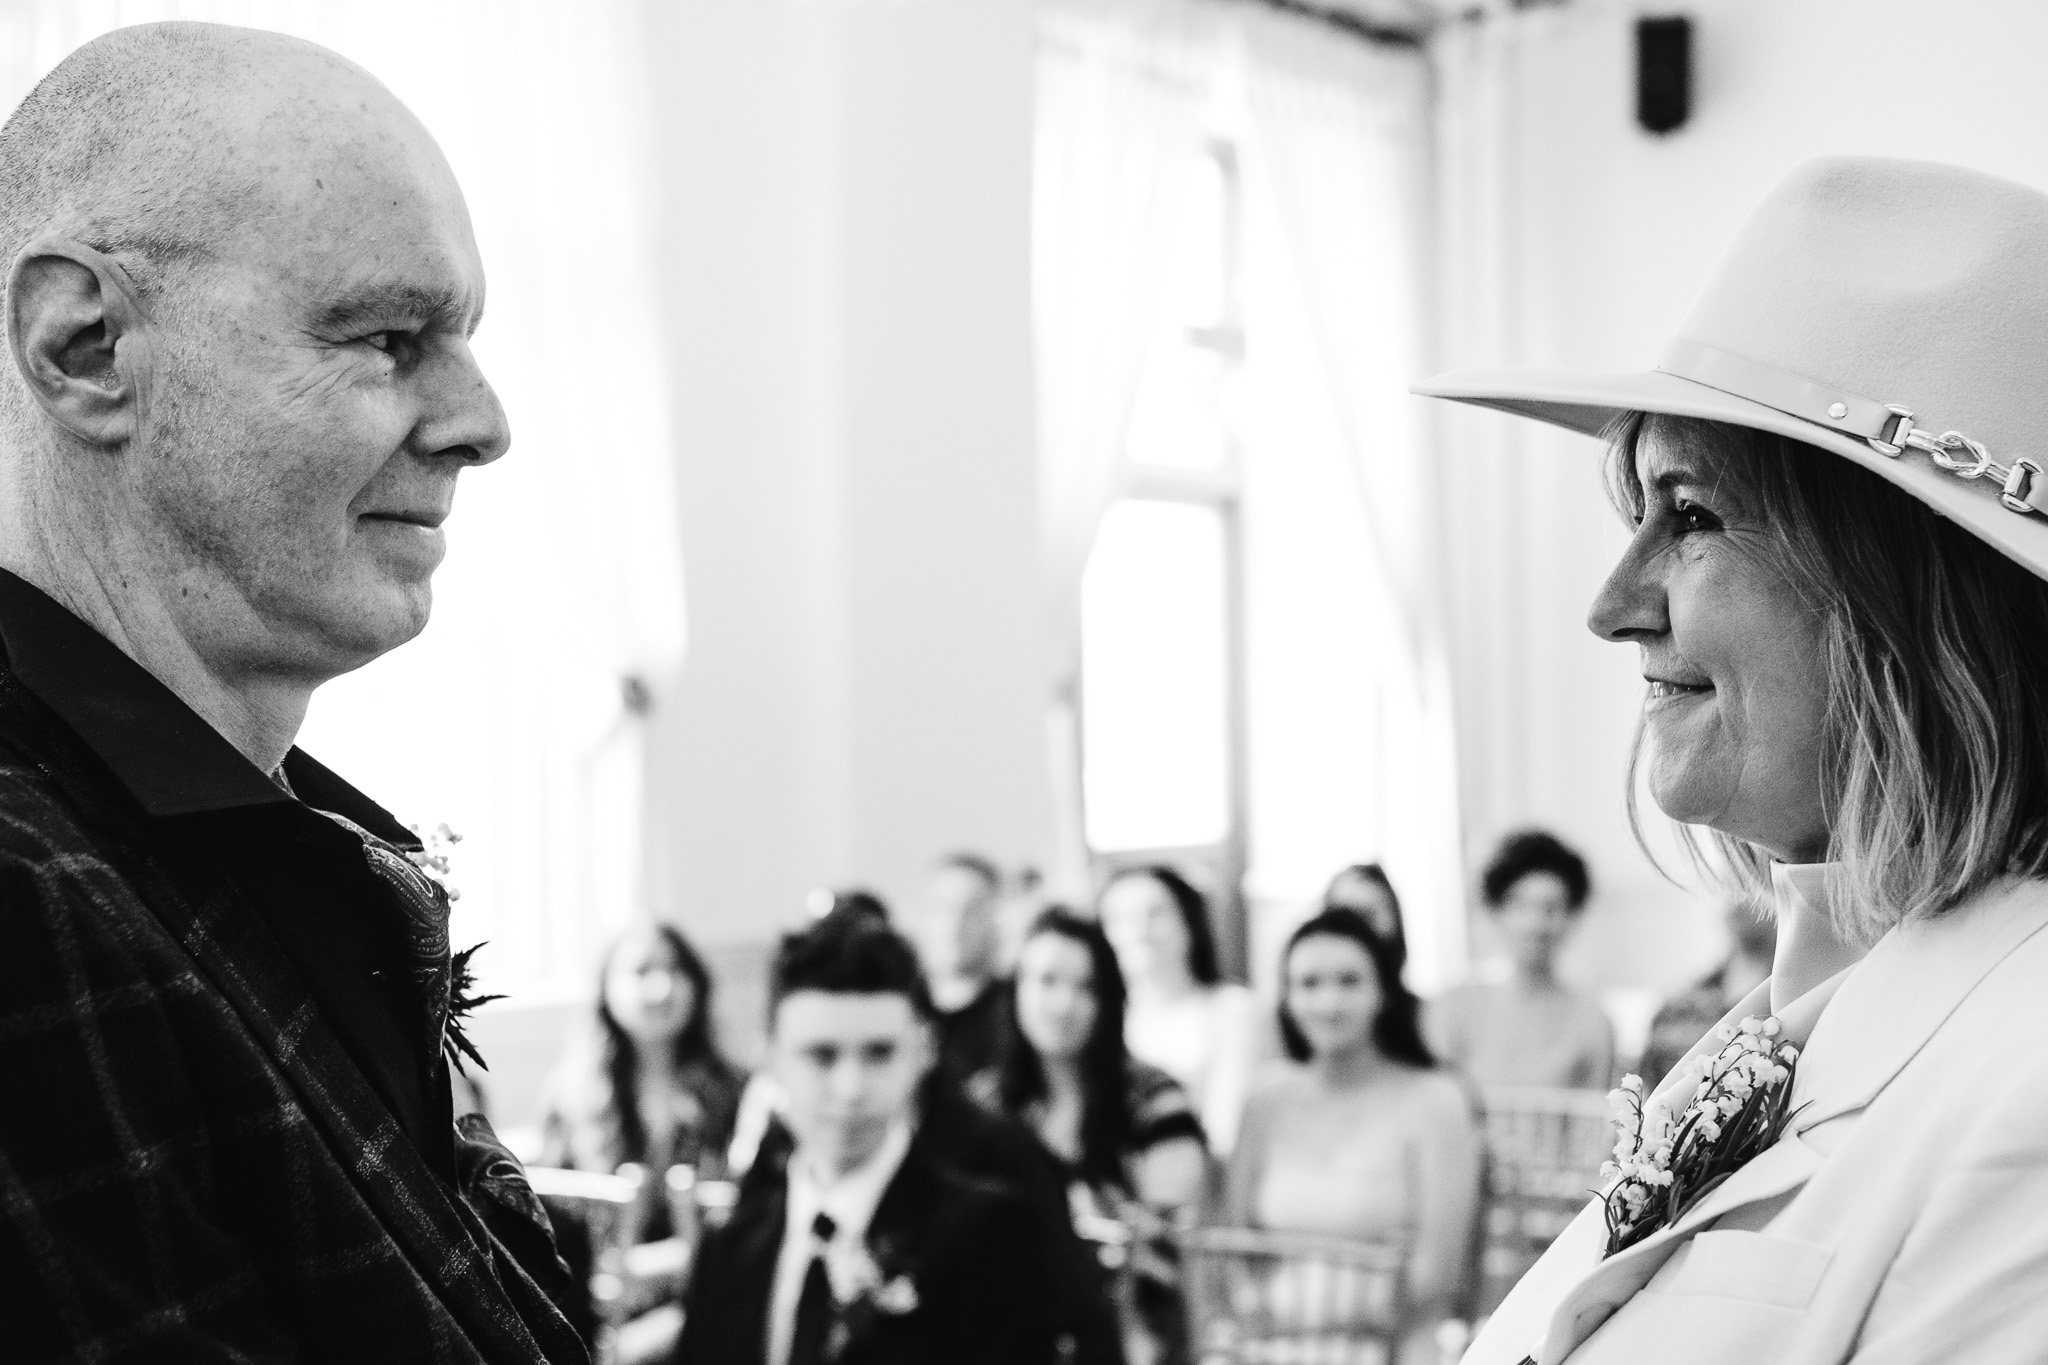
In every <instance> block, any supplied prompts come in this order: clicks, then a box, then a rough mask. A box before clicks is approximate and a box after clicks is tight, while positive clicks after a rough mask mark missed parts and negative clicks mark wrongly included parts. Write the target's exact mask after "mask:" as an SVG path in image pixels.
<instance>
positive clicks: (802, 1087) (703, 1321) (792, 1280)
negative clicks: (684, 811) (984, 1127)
mask: <svg viewBox="0 0 2048 1365" xmlns="http://www.w3.org/2000/svg"><path fill="white" fill-rule="evenodd" d="M769 999H770V1005H769V1009H770V1015H769V1020H770V1022H769V1059H770V1060H769V1070H770V1071H771V1072H772V1074H773V1075H774V1076H775V1078H776V1080H777V1082H778V1083H779V1085H780V1087H781V1090H782V1092H783V1095H784V1102H783V1111H782V1119H783V1122H784V1124H785V1125H786V1127H787V1129H788V1131H789V1132H790V1134H791V1136H792V1138H793V1146H792V1149H791V1150H790V1152H789V1154H788V1157H787V1159H786V1160H785V1161H784V1162H782V1163H781V1168H780V1170H779V1171H778V1172H777V1173H776V1174H775V1176H774V1177H773V1178H772V1179H759V1180H755V1181H750V1182H749V1185H748V1187H747V1189H746V1192H745V1193H743V1194H742V1196H741V1198H740V1202H739V1205H738V1207H737V1208H735V1209H734V1211H733V1215H732V1218H731V1219H730V1221H728V1222H727V1223H726V1224H725V1225H724V1226H723V1227H721V1228H718V1229H716V1230H714V1231H711V1232H710V1233H708V1234H707V1235H706V1236H705V1238H704V1241H703V1244H702V1246H701V1248H700V1249H699V1251H698V1254H697V1260H696V1266H695V1269H694V1271H693V1273H692V1275H691V1282H690V1287H689V1291H688V1297H687V1306H686V1309H685V1313H684V1321H683V1334H682V1340H681V1342H680V1343H679V1345H678V1347H677V1353H676V1359H677V1360H678V1362H680V1365H725V1363H726V1362H733V1363H734V1365H739V1363H740V1362H744V1363H745V1365H757V1362H762V1361H764V1359H765V1362H766V1365H823V1362H825V1361H826V1360H828V1359H829V1360H832V1361H835V1362H840V1365H866V1363H867V1362H904V1363H905V1365H925V1363H926V1362H929V1363H930V1365H950V1363H951V1362H955V1361H979V1362H990V1365H1009V1363H1011V1362H1015V1363H1016V1365H1025V1363H1026V1362H1030V1363H1031V1365H1038V1363H1039V1362H1050V1361H1052V1360H1053V1359H1054V1358H1055V1356H1056V1354H1057V1352H1056V1349H1055V1341H1054V1335H1055V1328H1054V1324H1053V1320H1052V1316H1051V1312H1050V1309H1049V1304H1050V1303H1051V1301H1052V1299H1053V1297H1054V1295H1053V1286H1052V1285H1051V1284H1050V1283H1049V1282H1048V1278H1047V1275H1046V1267H1047V1266H1048V1265H1050V1264H1051V1257H1050V1254H1049V1253H1048V1252H1047V1250H1046V1249H1045V1248H1044V1247H1043V1246H1041V1245H1040V1241H1041V1235H1042V1234H1041V1232H1040V1230H1039V1227H1038V1226H1037V1224H1036V1223H1035V1222H1034V1220H1033V1218H1032V1215H1031V1213H1030V1211H1029V1209H1028V1208H1027V1207H1026V1206H1025V1204H1024V1202H1023V1201H1022V1199H1020V1198H1019V1197H1018V1196H1017V1195H1015V1194H1012V1193H1010V1192H1008V1191H1006V1190H1004V1189H1002V1188H1001V1187H999V1186H995V1185H992V1184H989V1183H986V1182H981V1181H976V1180H973V1179H971V1178H969V1177H965V1176H962V1175H959V1174H957V1173H955V1172H954V1171H953V1170H952V1169H951V1168H950V1167H948V1166H947V1165H945V1164H944V1163H943V1162H941V1161H940V1160H939V1159H938V1158H936V1157H935V1156H934V1155H933V1153H932V1152H931V1150H930V1146H929V1143H928V1142H927V1141H926V1140H925V1137H924V1135H923V1134H922V1133H921V1131H920V1128H921V1125H920V1124H919V1122H918V1106H917V1102H916V1099H917V1093H918V1089H919V1086H920V1084H921V1083H922V1082H923V1080H924V1078H925V1076H926V1073H927V1072H928V1071H929V1070H930V1069H931V1065H932V1062H933V1058H934V1039H933V1010H932V1004H931V997H930V995H929V994H928V993H927V991H926V989H925V984H924V977H923V974H922V973H921V972H920V970H919V967H918V961H917V954H916V952H915V951H914V950H913V949H912V948H911V946H910V944H909V943H908V942H906V941H905V940H904V939H903V938H902V937H900V936H899V935H897V934H896V933H894V932H893V931H891V930H889V929H887V928H886V927H884V926H881V925H877V924H874V923H873V922H871V921H865V920H863V919H861V918H860V917H858V916H852V915H834V916H829V917H827V918H826V919H824V920H821V921H819V922H818V923H817V924H814V925H812V926H811V927H810V928H809V929H807V930H805V931H804V932H802V933H799V934H793V935H791V936H789V937H788V938H786V939H785V940H784V941H783V944H782V946H781V948H780V950H779V951H778V952H777V954H776V959H775V963H774V966H773V969H772V972H771V976H770V983H769ZM764 1343H765V1345H766V1349H765V1352H764V1350H763V1345H764Z"/></svg>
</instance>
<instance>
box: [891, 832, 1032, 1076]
mask: <svg viewBox="0 0 2048 1365" xmlns="http://www.w3.org/2000/svg"><path fill="white" fill-rule="evenodd" d="M1001 896H1002V874H1001V873H1000V872H998V871H997V870H996V866H995V864H994V863H992V862H990V861H989V860H988V859H986V858H983V857H981V856H980V855H979V854H974V853H953V854H949V855H947V856H946V857H945V858H943V859H941V860H940V861H939V863H938V864H937V865H936V866H935V867H933V868H932V870H931V874H930V875H929V876H927V877H926V878H925V883H924V894H923V895H922V897H920V899H919V900H918V902H917V909H916V913H915V915H914V917H913V920H912V923H911V925H910V929H911V934H912V938H913V940H914V941H915V942H916V944H917V951H918V955H919V956H920V957H922V958H923V959H924V970H925V977H926V980H927V981H929V982H930V984H931V992H932V1001H933V1003H934V1004H936V1005H937V1006H938V1011H939V1015H938V1021H939V1065H940V1066H942V1067H943V1068H945V1070H946V1072H947V1073H948V1074H949V1075H951V1076H953V1077H954V1078H955V1079H956V1080H960V1081H965V1080H966V1079H967V1078H968V1077H970V1076H972V1075H974V1074H975V1073H976V1072H977V1071H980V1070H981V1069H982V1068H983V1067H986V1066H988V1065H990V1064H991V1063H993V1062H994V1061H995V1059H996V1050H997V1049H998V1048H999V1047H1001V1046H1002V1039H1003V1032H1004V1029H1005V1027H1006V1025H1005V1023H1004V1018H1003V1016H1004V1013H1005V1011H1006V1010H1007V1008H1008V1004H1007V998H1006V997H1007V995H1008V991H1007V989H1006V984H1007V983H1005V982H1004V981H1002V980H1001V979H1000V977H1001V968H1000V964H999V962H998V960H997V949H998V947H999V943H998V939H997V932H996V907H997V904H998V902H999V901H1000V899H1001Z"/></svg>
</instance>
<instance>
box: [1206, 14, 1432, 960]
mask: <svg viewBox="0 0 2048 1365" xmlns="http://www.w3.org/2000/svg"><path fill="white" fill-rule="evenodd" d="M1238 36H1239V38H1240V41H1241V43H1242V51H1241V61H1240V62H1239V63H1238V64H1237V69H1238V71H1239V72H1240V73H1241V80H1242V87H1243V96H1244V112H1245V116H1246V121H1247V135H1248V141H1249V148H1248V154H1247V157H1246V164H1247V166H1248V168H1249V169H1250V172H1251V174H1252V177H1253V192H1254V193H1255V194H1257V195H1260V196H1261V197H1262V198H1263V199H1264V201H1265V204H1266V206H1268V207H1270V209H1271V210H1272V211H1273V213H1274V214H1275V216H1276V217H1277V219H1278V221H1279V223H1280V227H1281V235H1282V239H1283V250H1284V254H1285V255H1286V257H1287V263H1288V265H1289V266H1290V267H1291V273H1292V274H1293V276H1294V279H1295V285H1296V291H1297V294H1298V297H1299V298H1300V299H1301V300H1302V301H1303V304H1304V305H1305V307H1304V312H1305V314H1306V317H1307V326H1308V329H1309V332H1310V337H1309V343H1310V349H1311V351H1312V353H1313V355H1314V357H1315V361H1316V364H1317V368H1318V370H1319V371H1320V378H1321V380H1322V383H1323V386H1324V388H1325V391H1326V394H1327V400H1328V404H1329V408H1330V411H1331V413H1332V414H1333V416H1334V418H1335V426H1336V430H1337V431H1338V433H1339V434H1340V439H1341V441H1342V444H1343V446H1344V450H1345V454H1346V455H1347V456H1348V460H1349V464H1350V467H1351V470H1352V473H1353V475H1354V477H1355V481H1356V485H1357V491H1358V495H1359V497H1360V499H1361V501H1362V504H1363V507H1364V511H1365V524H1366V527H1367V534H1368V538H1369V541H1370V545H1369V549H1370V553H1371V555H1372V559H1373V562H1374V564H1375V566H1376V568H1377V572H1376V573H1374V574H1372V575H1371V581H1370V583H1369V585H1368V586H1369V589H1370V590H1371V591H1372V592H1375V593H1377V594H1380V595H1382V598H1383V600H1382V602H1381V607H1382V610H1381V612H1380V613H1378V614H1379V615H1381V616H1382V617H1383V618H1384V619H1386V620H1388V621H1390V622H1393V623H1395V628H1394V629H1393V630H1391V631H1390V632H1388V638H1386V639H1385V640H1384V641H1383V644H1384V645H1385V646H1386V647H1385V648H1383V649H1382V650H1381V651H1380V652H1379V655H1378V657H1377V658H1376V660H1375V665H1376V666H1375V668H1374V675H1375V676H1374V678H1373V683H1374V686H1375V688H1376V692H1377V700H1378V704H1379V707H1380V710H1381V721H1380V724H1379V726H1378V730H1379V735H1380V752H1379V755H1378V762H1377V763H1376V765H1375V771H1374V772H1372V773H1371V774H1370V777H1369V780H1370V781H1372V782H1373V783H1374V784H1375V785H1376V786H1377V787H1378V799H1377V800H1376V801H1375V802H1374V803H1373V804H1374V806H1375V807H1376V808H1377V810H1378V812H1379V816H1380V824H1381V828H1380V830H1379V832H1378V841H1377V842H1378V845H1379V849H1380V856H1381V859H1382V861H1383V862H1384V863H1385V864H1386V865H1387V868H1388V871H1389V873H1390V874H1391V876H1392V877H1393V879H1394V881H1395V884H1396V885H1397V886H1399V887H1400V888H1401V893H1402V896H1403V899H1404V901H1405V902H1406V903H1407V905H1408V907H1409V920H1410V924H1411V928H1410V934H1411V961H1412V963H1413V975H1414V979H1415V983H1416V984H1417V985H1418V986H1419V987H1422V988H1424V989H1429V988H1434V987H1435V986H1437V985H1439V984H1441V983H1443V982H1444V981H1446V980H1452V979H1456V977H1457V976H1458V975H1460V974H1462V972H1463V970H1464V964H1465V959H1466V944H1465V936H1464V926H1465V914H1464V905H1465V897H1464V875H1463V869H1462V857H1461V849H1460V838H1459V818H1458V817H1459V809H1458V780H1457V778H1458V772H1457V748H1456V738H1455V724H1454V716H1453V711H1452V696H1451V686H1450V669H1449V666H1448V661H1447V655H1446V642H1445V631H1444V622H1443V610H1442V601H1441V597H1440V595H1439V591H1438V583H1439V579H1440V573H1439V567H1438V566H1439V564H1440V557H1441V534H1440V519H1439V515H1438V510H1439V509H1438V506H1437V489H1438V487H1439V484H1440V479H1439V468H1440V466H1439V463H1438V457H1437V456H1436V455H1435V453H1434V452H1433V451H1432V450H1431V449H1430V447H1429V444H1428V440H1427V436H1428V428H1427V424H1426V419H1425V418H1424V415H1423V413H1422V410H1421V407H1420V401H1419V400H1417V399H1415V398H1413V397H1411V396H1410V395H1409V394H1408V392H1407V387H1408V385H1409V384H1410V383H1411V382H1413V380H1414V379H1416V378H1417V377H1419V376H1420V375H1421V374H1422V373H1424V371H1425V369H1426V356H1427V349H1426V333H1425V325H1426V319H1427V316H1428V309H1427V297H1428V273H1427V272H1428V266H1429V261H1428V257H1427V253H1426V252H1425V250H1424V247H1423V229H1424V225H1425V223H1426V221H1427V211H1428V206H1429V189H1430V186H1429V179H1428V173H1427V172H1428V150H1429V98H1430V90H1429V77H1428V70H1427V67H1426V65H1425V63H1424V62H1423V60H1422V58H1421V56H1420V55H1419V54H1418V53H1416V52H1413V51H1408V50H1403V49H1398V48H1387V47H1382V46H1376V45H1373V44H1369V43H1365V42H1360V41H1355V40H1351V39H1346V38H1337V37H1333V36H1332V35H1331V34H1329V33H1328V32H1327V30H1325V29H1323V28H1321V27H1319V26H1316V25H1312V24H1306V23H1302V22H1300V21H1298V20H1295V19H1291V18H1288V17H1284V16H1271V15H1263V14H1258V13H1245V14H1243V15H1242V16H1241V17H1240V27H1239V28H1238ZM1254 345H1256V339H1254ZM1253 458H1257V456H1256V453H1255V454H1254V457H1253Z"/></svg>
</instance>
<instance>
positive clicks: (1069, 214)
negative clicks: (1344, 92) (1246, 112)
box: [1031, 0, 1200, 896]
mask: <svg viewBox="0 0 2048 1365" xmlns="http://www.w3.org/2000/svg"><path fill="white" fill-rule="evenodd" d="M1177 9H1178V7H1176V6H1172V5H1162V4H1156V3H1129V4H1113V3H1102V2H1101V0H1097V2H1096V3H1060V4H1055V3H1049V4H1047V5H1045V6H1044V7H1043V8H1042V9H1041V11H1040V14H1039V20H1038V23H1039V50H1038V62H1037V76H1036V101H1037V104H1036V114H1035V120H1036V134H1035V142H1034V148H1033V161H1034V164H1033V170H1032V206H1031V220H1032V221H1031V233H1032V236H1031V253H1032V322H1033V327H1034V333H1035V348H1036V349H1035V361H1036V365H1037V376H1036V377H1037V392H1038V445H1039V515H1040V540H1041V546H1042V558H1043V564H1044V566H1045V592H1046V605H1045V624H1044V628H1045V631H1046V640H1047V655H1048V660H1049V682H1050V684H1051V686H1052V689H1053V705H1052V709H1051V713H1050V721H1049V726H1048V748H1049V754H1050V760H1051V763H1052V769H1053V772H1052V788H1053V791H1054V793H1055V794H1056V800H1057V802H1058V806H1059V808H1058V811H1057V815H1058V821H1059V827H1060V829H1059V835H1060V844H1061V847H1060V850H1059V866H1058V867H1057V869H1056V870H1055V876H1054V881H1055V890H1056V891H1057V893H1058V894H1061V895H1064V896H1074V895H1079V894H1084V893H1085V890H1086V879H1087V853H1086V847H1085V843H1084V841H1083V838H1082V833H1081V812H1080V809H1079V804H1078V796H1079V792H1080V788H1081V784H1080V774H1079V771H1078V766H1077V765H1078V758H1079V736H1078V733H1077V729H1078V727H1077V724H1076V714H1075V709H1074V700H1075V692H1074V688H1075V684H1076V681H1077V677H1076V675H1077V670H1078V667H1079V662H1080V603H1081V574H1082V571H1083V570H1084V569H1085V568H1086V567H1087V564H1088V552H1089V550H1090V549H1091V548H1092V547H1093V546H1094V544H1095V533H1096V530H1097V528H1098V527H1099V526H1100V525H1101V522H1102V515H1103V513H1104V512H1105V511H1106V510H1107V509H1108V507H1109V505H1110V504H1111V503H1112V502H1114V501H1115V500H1116V498H1117V496H1118V494H1119V493H1120V492H1121V491H1122V490H1123V488H1124V486H1125V485H1124V470H1125V465H1124V459H1123V448H1124V435H1125V432H1126V430H1127V429H1128V428H1129V426H1130V420H1131V409H1132V406H1133V404H1134V403H1135V401H1136V398H1137V393H1138V383H1139V379H1140V376H1141V374H1142V371H1143V366H1144V361H1145V356H1146V352H1147V349H1148V348H1149V346H1150V344H1151V341H1152V337H1153V332H1154V329H1155V327H1156V325H1157V311H1158V310H1157V302H1156V301H1157V296H1158V285H1159V278H1158V272H1157V270H1156V268H1155V266H1156V262H1157V259H1158V256H1159V242H1160V240H1161V239H1162V237H1163V235H1164V224H1165V217H1164V215H1165V211H1166V208H1167V204H1168V192H1169V185H1168V177H1169V175H1170V173H1171V170H1172V167H1173V164H1174V158H1175V155H1176V154H1177V153H1179V152H1181V151H1183V150H1184V149H1185V148H1186V147H1187V146H1188V145H1189V140H1190V138H1191V137H1192V136H1193V135H1194V134H1193V129H1194V128H1195V127H1197V119H1198V116H1199V91H1200V87H1199V84H1198V81H1197V78H1196V75H1195V72H1194V69H1193V67H1192V54H1191V53H1190V51H1189V50H1188V48H1187V45H1186V41H1185V39H1184V37H1183V36H1182V34H1183V32H1184V29H1185V26H1186V19H1185V17H1182V16H1180V15H1179V14H1178V13H1177Z"/></svg>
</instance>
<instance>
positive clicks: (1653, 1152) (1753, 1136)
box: [1600, 1015, 1799, 1256]
mask: <svg viewBox="0 0 2048 1365" xmlns="http://www.w3.org/2000/svg"><path fill="white" fill-rule="evenodd" d="M1778 1034H1779V1026H1778V1021H1777V1020H1776V1019H1774V1018H1769V1017H1765V1018H1757V1017H1756V1016H1754V1015H1752V1016H1751V1017H1750V1018H1747V1019H1745V1020H1743V1021H1742V1023H1741V1024H1740V1025H1739V1026H1735V1025H1729V1024H1719V1025H1716V1026H1715V1029H1714V1032H1713V1034H1712V1035H1711V1036H1712V1037H1713V1039H1714V1040H1715V1041H1716V1042H1718V1043H1720V1044H1721V1048H1720V1050H1719V1051H1718V1052H1700V1053H1697V1054H1695V1055H1694V1056H1693V1057H1692V1058H1691V1059H1690V1060H1688V1061H1687V1062H1686V1063H1685V1066H1686V1068H1687V1069H1688V1071H1689V1073H1690V1075H1691V1077H1692V1078H1693V1080H1694V1082H1695V1084H1694V1085H1693V1088H1692V1092H1691V1097H1690V1099H1689V1100H1688V1102H1687V1103H1686V1106H1685V1108H1684V1109H1683V1110H1681V1111H1680V1112H1679V1113H1678V1114H1677V1115H1675V1116H1674V1115H1673V1114H1671V1112H1670V1111H1669V1110H1667V1109H1666V1108H1665V1107H1664V1106H1663V1105H1661V1104H1658V1103H1656V1102H1655V1101H1645V1100H1644V1098H1643V1080H1642V1077H1640V1076H1624V1077H1623V1078H1622V1082H1621V1088H1620V1089H1618V1090H1613V1091H1609V1092H1608V1096H1607V1099H1608V1103H1609V1104H1610V1105H1611V1106H1612V1117H1613V1119H1614V1127H1615V1131H1616V1133H1617V1135H1618V1139H1617V1141H1616V1142H1615V1144H1614V1159H1613V1160H1612V1161H1609V1162H1607V1163H1606V1164H1605V1165H1603V1166H1602V1167H1601V1168H1600V1174H1601V1177H1602V1178H1603V1179H1605V1180H1608V1181H1610V1182H1612V1183H1611V1184H1610V1185H1609V1188H1608V1191H1607V1194H1606V1204H1607V1251H1606V1253H1605V1254H1606V1255H1609V1256H1612V1255H1613V1254H1614V1253H1615V1252H1617V1251H1624V1250H1626V1249H1628V1248H1629V1247H1632V1246H1634V1245H1635V1244H1636V1243H1637V1242H1640V1241H1642V1240H1643V1239H1644V1238H1645V1237H1648V1236H1649V1235H1650V1234H1651V1233H1653V1232H1655V1231H1656V1230H1657V1229H1658V1228H1661V1227H1667V1226H1669V1225H1670V1224H1672V1223H1675V1222H1677V1221H1678V1220H1679V1218H1681V1217H1683V1216H1684V1214H1685V1212H1686V1210H1688V1209H1690V1208H1691V1207H1692V1206H1693V1205H1695V1204H1697V1203H1698V1202H1699V1201H1700V1200H1702V1199H1704V1198H1706V1197H1707V1195H1708V1194H1709V1193H1710V1192H1711V1191H1712V1190H1713V1189H1714V1187H1715V1186H1717V1185H1719V1184H1720V1183H1721V1182H1722V1181H1724V1180H1726V1179H1727V1178H1728V1177H1729V1176H1730V1175H1732V1174H1734V1173H1735V1171H1736V1170H1737V1169H1738V1168H1740V1167H1741V1166H1742V1165H1743V1164H1744V1163H1745V1162H1747V1161H1749V1160H1750V1158H1752V1157H1754V1156H1756V1155H1757V1154H1758V1153H1760V1152H1762V1151H1764V1150H1765V1149H1767V1148H1769V1147H1770V1146H1771V1145H1772V1144H1773V1143H1775V1142H1776V1141H1777V1140H1778V1139H1779V1137H1780V1136H1782V1135H1783V1133H1784V1131H1785V1125H1786V1124H1787V1123H1789V1122H1790V1121H1791V1119H1792V1110H1791V1099H1792V1073H1793V1071H1794V1069H1795V1068H1796V1067H1797V1066H1798V1064H1799V1049H1798V1048H1796V1047H1794V1046H1792V1045H1791V1044H1790V1043H1783V1042H1778V1041H1776V1039H1777V1037H1778Z"/></svg>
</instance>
